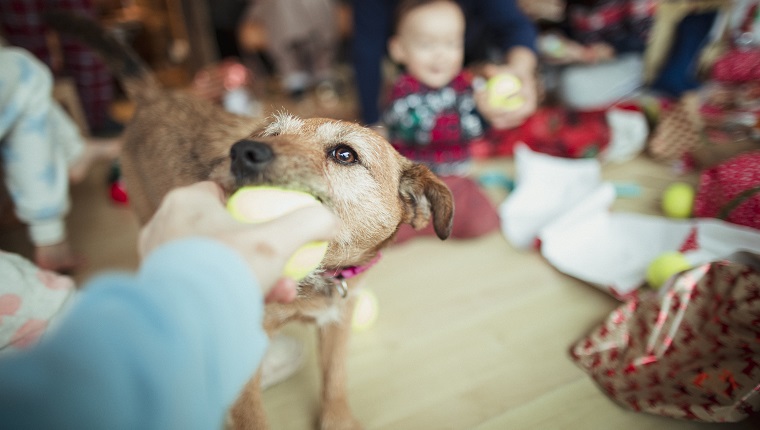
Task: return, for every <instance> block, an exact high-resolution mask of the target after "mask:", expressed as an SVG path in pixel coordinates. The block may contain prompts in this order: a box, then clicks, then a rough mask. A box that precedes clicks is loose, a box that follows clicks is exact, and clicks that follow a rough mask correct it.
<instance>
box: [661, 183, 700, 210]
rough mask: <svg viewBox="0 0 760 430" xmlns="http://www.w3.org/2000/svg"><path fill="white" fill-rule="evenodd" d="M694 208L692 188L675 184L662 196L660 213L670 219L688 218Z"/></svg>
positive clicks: (682, 184) (687, 185)
mask: <svg viewBox="0 0 760 430" xmlns="http://www.w3.org/2000/svg"><path fill="white" fill-rule="evenodd" d="M693 208H694V188H693V187H692V186H691V185H689V184H686V183H683V182H675V183H673V184H671V185H670V186H668V187H667V188H666V189H665V192H664V193H663V194H662V211H663V212H664V213H665V215H667V216H669V217H671V218H688V217H690V216H691V211H692V209H693Z"/></svg>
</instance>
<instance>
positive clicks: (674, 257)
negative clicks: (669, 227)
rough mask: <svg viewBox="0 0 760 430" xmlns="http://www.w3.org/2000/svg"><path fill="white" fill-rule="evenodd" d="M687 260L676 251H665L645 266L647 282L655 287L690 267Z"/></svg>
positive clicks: (660, 285)
mask: <svg viewBox="0 0 760 430" xmlns="http://www.w3.org/2000/svg"><path fill="white" fill-rule="evenodd" d="M690 268H691V264H690V263H689V261H688V260H687V259H686V257H684V255H683V254H681V253H680V252H678V251H672V252H666V253H663V254H660V255H659V256H658V257H657V258H655V259H654V260H653V261H652V262H651V263H650V264H649V267H648V268H647V282H648V283H649V286H650V287H652V288H654V289H657V288H660V287H662V285H663V284H664V283H665V281H667V280H668V279H670V277H671V276H673V275H675V274H676V273H678V272H682V271H684V270H687V269H690Z"/></svg>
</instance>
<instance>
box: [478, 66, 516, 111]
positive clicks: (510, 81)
mask: <svg viewBox="0 0 760 430" xmlns="http://www.w3.org/2000/svg"><path fill="white" fill-rule="evenodd" d="M521 89H522V82H521V81H520V79H519V78H518V77H517V76H515V75H513V74H511V73H502V74H499V75H496V76H494V77H492V78H491V79H489V80H488V82H487V83H486V91H488V104H490V105H491V106H493V107H495V108H500V109H504V110H508V111H514V110H517V109H520V107H522V105H524V104H525V99H524V98H523V97H522V96H521V95H519V93H520V90H521Z"/></svg>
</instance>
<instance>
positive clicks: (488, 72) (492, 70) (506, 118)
mask: <svg viewBox="0 0 760 430" xmlns="http://www.w3.org/2000/svg"><path fill="white" fill-rule="evenodd" d="M499 74H512V75H515V76H516V77H517V78H518V79H519V80H520V83H521V87H520V90H519V91H518V92H517V93H516V94H515V95H514V96H513V97H520V98H522V100H523V103H522V105H520V107H518V108H517V109H505V108H503V107H499V106H494V105H493V104H491V103H490V101H489V96H488V91H487V90H486V88H484V86H481V88H475V104H476V105H477V109H478V112H480V114H481V115H482V116H483V118H485V120H486V121H487V122H488V123H489V124H490V125H491V126H492V127H493V128H496V129H507V128H514V127H517V126H519V125H521V124H522V123H523V122H525V120H526V119H528V117H529V116H530V115H532V114H533V112H535V111H536V105H537V101H538V96H537V87H536V78H535V76H534V75H533V73H525V72H523V71H521V69H518V68H514V67H510V66H509V65H498V66H497V65H493V64H489V65H486V66H485V67H484V68H483V77H484V78H485V79H490V78H492V77H494V76H496V75H499Z"/></svg>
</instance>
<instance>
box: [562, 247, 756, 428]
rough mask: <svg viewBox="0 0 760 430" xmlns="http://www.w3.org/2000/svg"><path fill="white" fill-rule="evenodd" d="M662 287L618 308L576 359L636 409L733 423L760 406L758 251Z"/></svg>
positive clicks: (578, 347)
mask: <svg viewBox="0 0 760 430" xmlns="http://www.w3.org/2000/svg"><path fill="white" fill-rule="evenodd" d="M663 288H664V290H663V291H662V293H661V294H658V293H656V292H651V293H650V294H642V295H640V296H639V297H637V298H634V299H631V300H630V301H628V302H627V303H625V304H624V305H622V306H620V307H619V308H617V309H616V310H615V311H614V312H612V314H611V315H610V316H609V317H608V319H607V320H606V321H605V322H604V323H603V324H602V325H601V326H600V327H598V328H596V329H595V330H593V331H592V332H591V333H590V334H589V335H588V336H586V337H585V338H583V339H581V340H580V341H578V342H577V343H576V344H575V345H574V346H573V347H572V348H571V356H572V358H573V360H574V361H575V362H576V363H577V364H578V365H579V366H580V367H581V368H583V369H584V370H585V371H586V372H588V373H589V375H590V376H591V377H592V378H593V379H594V381H595V382H596V383H597V384H598V385H599V386H600V388H601V389H602V390H603V391H604V392H605V393H606V394H607V395H609V396H610V397H611V398H612V399H614V400H615V401H616V402H617V403H619V404H621V405H623V406H625V407H627V408H630V409H632V410H634V411H641V412H647V413H651V414H657V415H663V416H669V417H674V418H680V419H685V420H694V421H704V422H736V421H740V420H742V419H744V418H746V417H748V416H749V415H751V414H752V413H754V412H756V411H758V410H760V256H758V255H755V254H750V253H747V252H741V253H737V254H734V255H733V256H732V257H731V258H729V259H726V260H721V261H716V262H713V263H708V264H705V265H702V266H698V267H695V268H693V269H691V270H688V271H685V272H682V273H681V274H680V275H677V276H675V277H673V278H671V280H670V281H669V283H668V284H667V285H666V286H664V287H663Z"/></svg>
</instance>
